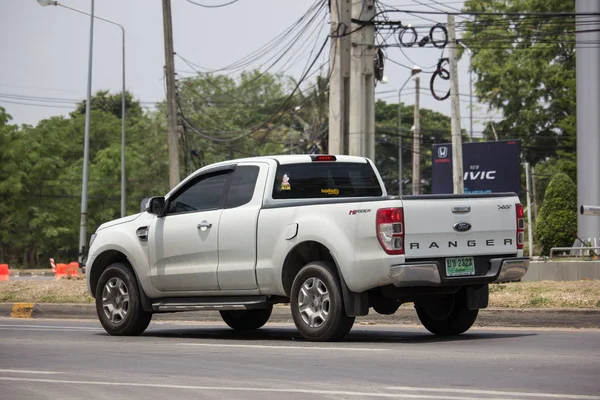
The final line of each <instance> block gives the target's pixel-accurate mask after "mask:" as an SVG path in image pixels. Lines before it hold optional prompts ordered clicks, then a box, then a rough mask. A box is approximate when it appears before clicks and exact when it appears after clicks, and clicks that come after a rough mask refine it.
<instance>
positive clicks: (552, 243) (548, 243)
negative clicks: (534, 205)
mask: <svg viewBox="0 0 600 400" xmlns="http://www.w3.org/2000/svg"><path fill="white" fill-rule="evenodd" d="M535 235H536V238H537V241H538V243H539V244H540V245H541V246H542V253H543V254H546V255H547V254H549V253H550V248H552V247H557V246H558V247H568V246H572V245H573V242H574V240H575V239H576V238H577V187H576V186H575V184H574V183H573V181H572V180H571V178H569V176H568V175H566V174H564V173H558V174H556V175H555V176H554V177H553V178H552V180H551V181H550V183H549V184H548V188H547V189H546V194H545V196H544V205H543V206H542V208H541V209H540V213H539V215H538V220H537V223H536V231H535Z"/></svg>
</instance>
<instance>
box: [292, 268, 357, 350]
mask: <svg viewBox="0 0 600 400" xmlns="http://www.w3.org/2000/svg"><path fill="white" fill-rule="evenodd" d="M311 282H312V286H311ZM303 287H304V289H305V292H306V287H310V289H309V291H310V293H314V296H313V295H311V294H310V293H309V296H310V297H306V296H305V295H304V294H301V289H303ZM313 291H314V292H313ZM300 298H302V299H303V301H309V303H308V304H305V306H306V308H305V309H303V310H301V309H300V305H299V299H300ZM311 299H312V301H311ZM290 308H291V310H292V318H293V319H294V324H295V325H296V328H297V329H298V331H299V332H300V334H301V335H302V336H303V337H304V338H305V339H307V340H310V341H316V342H326V341H334V340H339V339H341V338H343V337H344V336H346V335H347V334H348V332H350V329H352V325H354V317H349V316H348V315H346V310H345V309H344V300H343V297H342V289H341V285H340V279H339V277H338V275H337V271H336V268H335V266H334V265H333V264H332V263H328V262H320V261H319V262H312V263H309V264H307V265H305V266H304V267H303V268H302V269H301V270H300V272H299V273H298V275H296V277H295V278H294V283H293V284H292V291H291V294H290ZM307 311H310V315H312V316H313V318H312V323H311V318H310V315H308V312H307ZM311 325H312V326H311Z"/></svg>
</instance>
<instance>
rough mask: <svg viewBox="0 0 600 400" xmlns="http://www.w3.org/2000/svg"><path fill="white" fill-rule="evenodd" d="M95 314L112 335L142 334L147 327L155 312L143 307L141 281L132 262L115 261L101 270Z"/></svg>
mask: <svg viewBox="0 0 600 400" xmlns="http://www.w3.org/2000/svg"><path fill="white" fill-rule="evenodd" d="M105 289H106V290H105ZM96 313H97V314H98V319H100V323H101V324H102V326H103V327H104V330H106V332H108V333H109V334H111V335H114V336H130V335H139V334H141V333H142V332H144V331H145V330H146V328H147V327H148V325H149V324H150V320H151V319H152V313H150V312H147V311H144V310H143V309H142V304H141V301H140V292H139V289H138V283H137V280H136V278H135V275H134V273H133V271H132V270H131V267H130V266H129V265H127V264H124V263H120V262H118V263H114V264H112V265H110V266H109V267H108V268H106V269H105V270H104V272H102V275H100V279H99V280H98V285H97V286H96ZM111 315H112V318H111Z"/></svg>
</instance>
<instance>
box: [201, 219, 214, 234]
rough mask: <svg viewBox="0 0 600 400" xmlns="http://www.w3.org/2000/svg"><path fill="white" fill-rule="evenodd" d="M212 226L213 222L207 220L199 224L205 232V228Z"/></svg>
mask: <svg viewBox="0 0 600 400" xmlns="http://www.w3.org/2000/svg"><path fill="white" fill-rule="evenodd" d="M211 227H212V224H211V223H210V222H207V221H202V222H200V223H199V224H198V229H200V230H201V231H202V232H204V231H205V230H207V229H208V228H211Z"/></svg>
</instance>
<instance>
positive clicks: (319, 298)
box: [298, 277, 331, 328]
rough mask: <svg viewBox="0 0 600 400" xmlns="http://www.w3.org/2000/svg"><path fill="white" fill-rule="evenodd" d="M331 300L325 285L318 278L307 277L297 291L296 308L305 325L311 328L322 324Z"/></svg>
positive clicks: (327, 313) (327, 315) (327, 316)
mask: <svg viewBox="0 0 600 400" xmlns="http://www.w3.org/2000/svg"><path fill="white" fill-rule="evenodd" d="M330 307H331V301H330V297H329V290H328V289H327V285H325V283H324V282H323V281H322V280H320V279H319V278H314V277H313V278H308V279H307V280H306V281H304V283H303V284H302V286H301V287H300V292H299V293H298V310H299V311H300V316H301V317H302V320H303V321H304V323H305V324H306V325H308V326H309V327H311V328H319V327H321V326H323V324H324V323H325V322H327V319H328V318H329V311H330Z"/></svg>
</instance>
